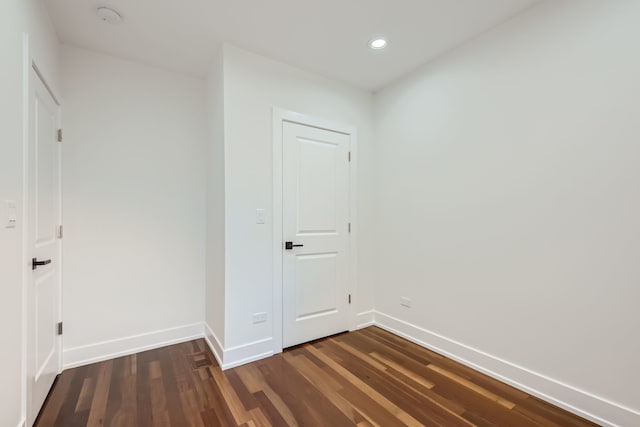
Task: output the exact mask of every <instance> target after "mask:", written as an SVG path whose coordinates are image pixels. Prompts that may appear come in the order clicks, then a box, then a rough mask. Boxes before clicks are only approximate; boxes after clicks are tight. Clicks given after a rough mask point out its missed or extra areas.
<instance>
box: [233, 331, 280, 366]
mask: <svg viewBox="0 0 640 427" xmlns="http://www.w3.org/2000/svg"><path fill="white" fill-rule="evenodd" d="M273 354H274V353H273V338H265V339H262V340H258V341H254V342H250V343H247V344H243V345H239V346H236V347H231V348H228V349H226V350H225V351H224V366H223V367H222V369H230V368H235V367H236V366H240V365H244V364H245V363H251V362H255V361H256V360H260V359H265V358H267V357H269V356H273Z"/></svg>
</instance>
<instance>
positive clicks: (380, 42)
mask: <svg viewBox="0 0 640 427" xmlns="http://www.w3.org/2000/svg"><path fill="white" fill-rule="evenodd" d="M369 47H370V48H371V49H374V50H380V49H384V48H385V47H387V40H386V39H384V38H382V37H376V38H375V39H373V40H371V41H370V42H369Z"/></svg>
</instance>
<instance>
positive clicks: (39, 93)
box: [26, 69, 61, 425]
mask: <svg viewBox="0 0 640 427" xmlns="http://www.w3.org/2000/svg"><path fill="white" fill-rule="evenodd" d="M58 127H59V106H58V104H57V102H56V101H55V100H54V98H53V96H52V95H51V93H50V92H49V90H48V89H47V87H46V86H45V85H44V83H43V82H42V80H41V79H40V77H39V76H38V75H37V73H36V72H35V71H34V70H33V69H32V70H31V77H30V81H29V140H28V150H27V155H28V158H27V194H28V198H27V214H28V218H27V220H28V223H27V224H26V228H27V239H28V242H27V245H28V246H27V250H28V253H29V259H31V258H36V259H37V260H38V261H48V260H50V261H51V262H50V263H49V264H45V265H41V266H38V267H37V268H36V269H30V270H29V275H30V280H29V282H28V284H27V286H28V289H27V417H28V420H27V422H28V424H27V425H31V424H32V423H33V422H34V420H35V418H36V417H37V415H38V412H39V411H40V408H41V407H42V404H43V402H44V400H45V398H46V397H47V394H48V393H49V390H50V389H51V386H52V384H53V381H54V380H55V377H56V375H57V374H58V372H59V369H60V347H61V345H60V337H59V336H58V335H57V324H58V322H59V321H60V241H59V240H58V238H57V233H56V228H57V226H58V225H59V224H60V212H61V209H60V144H59V142H58V140H57V132H58Z"/></svg>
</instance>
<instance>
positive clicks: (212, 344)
mask: <svg viewBox="0 0 640 427" xmlns="http://www.w3.org/2000/svg"><path fill="white" fill-rule="evenodd" d="M204 340H205V342H206V343H207V345H208V346H209V348H210V349H211V352H212V353H213V356H214V357H215V358H216V360H217V361H218V365H220V366H222V365H223V360H222V359H223V358H222V357H223V355H224V350H223V349H224V346H223V345H222V343H220V340H219V339H218V336H217V335H216V334H215V332H213V329H211V327H210V326H209V325H208V324H207V323H205V324H204Z"/></svg>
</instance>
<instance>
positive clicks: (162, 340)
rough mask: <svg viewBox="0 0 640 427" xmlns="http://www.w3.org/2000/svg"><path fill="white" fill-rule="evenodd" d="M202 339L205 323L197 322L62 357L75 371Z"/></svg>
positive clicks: (76, 349)
mask: <svg viewBox="0 0 640 427" xmlns="http://www.w3.org/2000/svg"><path fill="white" fill-rule="evenodd" d="M202 336H203V330H202V323H194V324H191V325H185V326H179V327H176V328H169V329H163V330H160V331H153V332H149V333H146V334H139V335H133V336H129V337H125V338H119V339H115V340H110V341H103V342H98V343H95V344H89V345H84V346H80V347H73V348H67V349H64V351H63V356H62V359H63V369H70V368H75V367H78V366H83V365H88V364H90V363H96V362H101V361H103V360H108V359H114V358H116V357H121V356H127V355H130V354H134V353H139V352H141V351H146V350H152V349H155V348H160V347H164V346H167V345H171V344H178V343H181V342H185V341H191V340H194V339H197V338H202Z"/></svg>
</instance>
